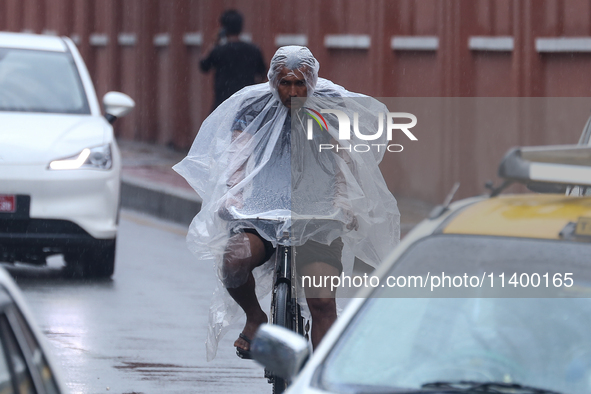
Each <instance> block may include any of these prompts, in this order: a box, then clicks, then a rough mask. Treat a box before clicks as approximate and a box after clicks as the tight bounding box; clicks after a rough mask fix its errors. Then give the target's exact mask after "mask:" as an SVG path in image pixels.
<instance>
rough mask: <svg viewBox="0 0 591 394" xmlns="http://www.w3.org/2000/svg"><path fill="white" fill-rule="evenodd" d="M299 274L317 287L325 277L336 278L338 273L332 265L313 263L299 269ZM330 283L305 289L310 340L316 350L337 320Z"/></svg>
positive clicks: (334, 300) (333, 292)
mask: <svg viewBox="0 0 591 394" xmlns="http://www.w3.org/2000/svg"><path fill="white" fill-rule="evenodd" d="M300 274H301V276H309V277H310V278H312V281H311V282H312V284H314V283H316V284H317V285H318V284H320V283H322V284H324V277H325V276H338V275H340V271H339V270H338V269H337V268H336V267H333V266H332V265H329V264H326V263H322V262H315V263H310V264H306V265H305V266H303V267H301V268H300ZM314 279H316V280H314ZM330 283H331V282H330V280H328V281H327V283H326V284H327V285H328V286H321V287H315V286H311V287H310V286H306V287H305V291H306V301H307V302H308V307H309V308H310V314H311V315H312V331H311V338H312V346H314V349H316V346H318V344H319V343H320V341H321V340H322V338H324V335H325V334H326V332H327V331H328V329H329V328H330V326H332V324H333V323H334V322H335V320H336V319H337V304H336V299H335V293H336V290H335V291H331V289H330Z"/></svg>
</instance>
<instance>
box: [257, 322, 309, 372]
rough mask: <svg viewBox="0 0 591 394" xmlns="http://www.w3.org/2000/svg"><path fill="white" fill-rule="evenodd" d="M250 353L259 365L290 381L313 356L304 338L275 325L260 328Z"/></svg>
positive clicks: (264, 325)
mask: <svg viewBox="0 0 591 394" xmlns="http://www.w3.org/2000/svg"><path fill="white" fill-rule="evenodd" d="M250 352H251V354H252V357H253V358H254V359H255V360H256V361H257V362H258V363H259V364H262V365H263V366H264V367H265V368H267V369H268V370H269V371H271V372H272V373H273V374H275V375H277V376H279V377H281V378H283V379H286V380H288V381H290V380H292V378H293V377H294V376H296V375H297V374H298V372H300V370H301V369H302V368H303V367H304V365H305V364H306V361H308V357H309V356H310V354H311V351H310V345H309V344H308V341H306V339H305V338H304V337H302V336H301V335H298V334H296V333H295V332H293V331H290V330H288V329H287V328H284V327H280V326H277V325H274V324H263V325H261V326H260V328H259V329H258V331H257V333H256V335H255V337H254V339H253V340H252V344H251V345H250Z"/></svg>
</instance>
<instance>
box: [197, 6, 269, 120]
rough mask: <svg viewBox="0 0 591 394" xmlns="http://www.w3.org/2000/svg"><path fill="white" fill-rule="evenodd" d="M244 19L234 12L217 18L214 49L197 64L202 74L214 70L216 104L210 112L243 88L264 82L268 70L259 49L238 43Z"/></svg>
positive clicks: (249, 44) (228, 12)
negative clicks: (219, 26) (218, 19)
mask: <svg viewBox="0 0 591 394" xmlns="http://www.w3.org/2000/svg"><path fill="white" fill-rule="evenodd" d="M242 24H243V18H242V15H241V14H240V13H239V12H238V11H236V10H227V11H225V12H224V13H223V14H222V15H221V17H220V25H221V29H220V32H219V34H218V38H217V42H216V45H215V47H214V48H213V49H212V50H211V51H209V54H208V55H207V57H206V58H204V59H202V60H201V62H200V64H199V65H200V67H201V71H203V72H208V71H209V70H210V69H211V68H212V67H213V68H215V80H214V93H215V101H214V104H213V108H212V111H213V110H214V109H216V108H217V106H218V105H220V104H221V103H222V102H224V101H225V100H226V99H227V98H228V97H230V96H231V95H233V94H234V93H236V92H237V91H239V90H240V89H242V88H243V87H245V86H248V85H253V84H255V83H259V82H263V80H264V78H265V75H266V73H267V67H266V65H265V62H264V61H263V55H262V53H261V51H260V49H259V48H258V47H257V46H256V45H253V44H251V43H247V42H243V41H240V33H241V32H242Z"/></svg>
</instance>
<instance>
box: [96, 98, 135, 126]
mask: <svg viewBox="0 0 591 394" xmlns="http://www.w3.org/2000/svg"><path fill="white" fill-rule="evenodd" d="M103 106H104V107H105V118H107V120H108V121H109V123H111V124H113V122H115V121H116V120H117V119H118V118H122V117H124V116H125V115H127V114H128V113H130V112H131V110H132V109H133V108H134V107H135V101H133V99H132V98H131V97H129V96H128V95H126V94H124V93H120V92H109V93H107V94H105V95H104V97H103Z"/></svg>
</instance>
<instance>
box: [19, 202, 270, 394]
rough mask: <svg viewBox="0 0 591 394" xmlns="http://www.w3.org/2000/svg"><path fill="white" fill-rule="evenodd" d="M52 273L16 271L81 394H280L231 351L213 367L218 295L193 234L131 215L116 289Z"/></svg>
mask: <svg viewBox="0 0 591 394" xmlns="http://www.w3.org/2000/svg"><path fill="white" fill-rule="evenodd" d="M60 264H61V258H55V259H53V260H52V261H51V262H50V267H49V268H42V269H35V268H29V267H27V268H19V267H17V268H16V269H12V270H11V272H13V275H14V276H15V277H16V279H17V282H18V284H19V286H20V287H21V288H22V289H23V290H24V292H25V296H26V298H27V301H28V302H29V305H30V307H31V309H32V310H33V313H34V314H35V316H36V317H37V320H38V323H39V325H40V326H41V329H42V330H43V331H44V332H45V333H46V335H47V337H48V339H49V342H50V344H51V345H53V347H54V349H55V352H54V354H55V356H56V359H57V360H58V361H59V363H61V365H62V367H63V368H62V369H63V372H64V377H65V380H66V382H67V384H68V385H69V386H70V388H71V390H72V392H74V393H85V394H86V393H122V394H123V393H127V394H130V393H136V394H137V393H145V394H148V393H233V392H237V393H238V392H240V393H261V392H270V391H271V387H270V385H268V384H267V382H266V380H265V379H264V378H263V377H262V374H263V370H262V367H259V366H258V365H257V364H255V363H254V362H253V361H244V360H240V359H238V358H237V357H236V356H235V354H234V348H233V347H232V343H233V341H234V340H235V338H236V337H237V335H238V332H239V331H238V330H237V329H236V330H233V331H231V332H230V333H229V334H228V335H227V336H226V337H225V338H224V339H223V341H222V343H221V345H220V350H219V352H218V357H217V358H216V359H215V360H214V361H213V362H210V363H208V362H207V361H206V360H205V346H204V342H205V337H206V333H207V312H208V306H209V301H210V296H211V293H212V291H213V287H214V282H215V281H214V273H213V270H212V268H211V267H210V266H209V264H204V263H199V262H196V261H195V259H194V258H193V256H192V255H191V254H190V252H189V251H188V250H187V247H186V245H185V230H184V228H183V227H181V226H178V225H175V224H171V223H168V222H162V221H158V220H155V219H153V218H151V217H149V216H145V215H142V214H137V213H132V212H130V211H123V212H122V216H121V225H120V232H119V239H118V250H117V266H116V269H115V275H114V276H113V280H109V281H98V282H83V281H74V280H65V279H62V278H61V274H60Z"/></svg>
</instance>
